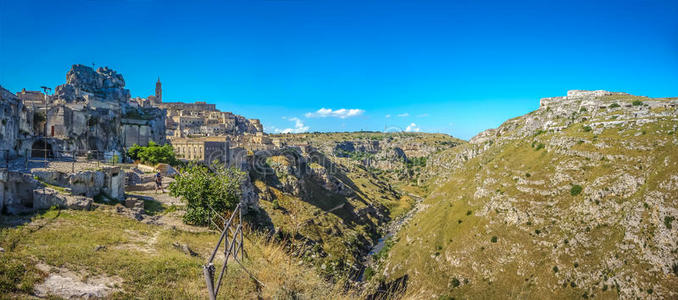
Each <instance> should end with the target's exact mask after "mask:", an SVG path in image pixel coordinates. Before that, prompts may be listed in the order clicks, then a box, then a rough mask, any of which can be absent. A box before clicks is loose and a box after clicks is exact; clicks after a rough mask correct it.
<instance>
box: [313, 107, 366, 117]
mask: <svg viewBox="0 0 678 300" xmlns="http://www.w3.org/2000/svg"><path fill="white" fill-rule="evenodd" d="M364 112H365V111H364V110H362V109H357V108H351V109H346V108H340V109H337V110H333V109H331V108H324V107H323V108H321V109H319V110H317V111H315V112H307V113H306V114H304V116H306V117H307V118H327V117H335V118H339V119H346V118H351V117H357V116H359V115H362V114H363V113H364Z"/></svg>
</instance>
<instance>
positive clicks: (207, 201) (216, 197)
mask: <svg viewBox="0 0 678 300" xmlns="http://www.w3.org/2000/svg"><path fill="white" fill-rule="evenodd" d="M215 165H217V164H215ZM180 173H181V174H180V175H179V176H177V177H176V178H175V181H174V182H172V183H170V186H169V189H170V195H172V196H174V197H181V199H182V201H184V202H186V203H187V206H186V214H185V215H184V223H186V224H191V225H201V226H204V225H208V224H209V208H210V207H212V209H214V211H215V212H216V213H218V214H222V213H223V212H225V211H227V210H231V209H234V208H235V206H236V205H237V204H238V202H240V196H241V190H240V183H241V182H242V180H243V179H244V178H245V177H244V176H245V173H244V172H242V171H239V170H238V169H235V168H226V167H223V166H219V165H217V166H216V167H215V169H214V170H210V169H208V168H207V167H204V166H200V165H196V164H190V165H189V166H187V167H186V168H184V169H182V170H181V172H180Z"/></svg>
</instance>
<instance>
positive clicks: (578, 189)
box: [570, 184, 584, 196]
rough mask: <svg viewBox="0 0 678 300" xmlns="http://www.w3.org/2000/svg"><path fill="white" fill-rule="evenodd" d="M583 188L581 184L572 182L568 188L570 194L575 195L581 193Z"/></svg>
mask: <svg viewBox="0 0 678 300" xmlns="http://www.w3.org/2000/svg"><path fill="white" fill-rule="evenodd" d="M583 189H584V188H582V187H581V185H578V184H573V185H572V187H571V188H570V195H572V196H577V195H579V194H581V191H582V190H583Z"/></svg>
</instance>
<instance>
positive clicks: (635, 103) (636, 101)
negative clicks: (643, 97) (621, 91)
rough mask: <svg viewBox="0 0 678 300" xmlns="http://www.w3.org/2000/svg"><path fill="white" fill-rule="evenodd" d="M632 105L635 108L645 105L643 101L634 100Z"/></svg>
mask: <svg viewBox="0 0 678 300" xmlns="http://www.w3.org/2000/svg"><path fill="white" fill-rule="evenodd" d="M631 104H633V106H640V105H643V101H640V100H634V101H633V102H632V103H631Z"/></svg>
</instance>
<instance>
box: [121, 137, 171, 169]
mask: <svg viewBox="0 0 678 300" xmlns="http://www.w3.org/2000/svg"><path fill="white" fill-rule="evenodd" d="M127 156H129V157H130V158H131V159H132V160H140V161H141V162H143V163H145V164H150V165H156V164H158V163H166V164H170V165H176V164H177V159H176V157H175V156H174V149H173V148H172V146H171V145H169V144H165V145H163V146H160V145H158V144H156V143H155V142H153V141H150V142H148V146H146V147H142V146H139V145H137V144H134V146H132V147H130V148H129V150H127Z"/></svg>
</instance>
